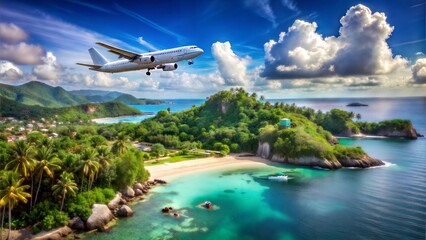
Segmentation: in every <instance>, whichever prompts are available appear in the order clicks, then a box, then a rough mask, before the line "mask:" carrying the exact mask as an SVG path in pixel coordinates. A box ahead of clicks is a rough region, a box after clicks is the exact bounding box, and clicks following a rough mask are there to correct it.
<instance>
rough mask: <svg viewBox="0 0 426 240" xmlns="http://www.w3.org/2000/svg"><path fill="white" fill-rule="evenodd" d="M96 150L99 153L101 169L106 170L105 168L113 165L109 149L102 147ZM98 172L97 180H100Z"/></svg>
mask: <svg viewBox="0 0 426 240" xmlns="http://www.w3.org/2000/svg"><path fill="white" fill-rule="evenodd" d="M96 150H97V151H98V162H99V168H100V169H104V168H105V167H108V166H109V165H111V152H110V150H109V149H108V147H106V146H100V147H98V148H96ZM98 172H99V171H98ZM98 172H96V176H95V179H97V178H98Z"/></svg>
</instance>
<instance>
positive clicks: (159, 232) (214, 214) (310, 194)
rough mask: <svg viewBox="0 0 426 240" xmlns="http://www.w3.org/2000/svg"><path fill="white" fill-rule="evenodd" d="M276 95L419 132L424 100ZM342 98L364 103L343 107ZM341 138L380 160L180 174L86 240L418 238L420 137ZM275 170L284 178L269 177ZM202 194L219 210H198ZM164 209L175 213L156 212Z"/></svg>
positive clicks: (423, 168)
mask: <svg viewBox="0 0 426 240" xmlns="http://www.w3.org/2000/svg"><path fill="white" fill-rule="evenodd" d="M284 101H285V102H286V103H292V102H295V103H296V105H298V106H308V107H311V108H314V109H321V110H329V109H331V108H335V107H337V108H341V109H344V110H349V111H353V112H355V113H360V114H361V115H362V119H363V120H366V121H380V120H386V119H392V118H402V119H410V120H412V122H413V124H414V127H415V128H417V130H418V132H420V133H421V134H425V133H426V119H425V116H426V115H425V113H426V98H394V99H373V98H371V99H359V98H358V99H298V100H284ZM271 102H272V101H271ZM350 102H361V103H366V104H369V106H368V107H351V108H349V107H346V106H345V105H346V104H347V103H350ZM190 105H191V106H192V104H190ZM339 142H340V143H341V144H343V145H348V146H362V148H363V149H364V150H365V151H366V152H367V153H368V154H369V155H370V156H373V157H376V158H379V159H381V160H384V161H386V162H387V163H388V164H387V166H386V167H377V168H370V169H340V170H336V171H325V170H317V169H312V168H305V167H294V166H289V165H283V164H275V163H271V164H270V165H269V166H265V167H259V168H249V169H246V168H245V169H230V170H215V171H209V172H203V173H195V174H191V175H185V176H182V177H179V178H177V179H175V180H173V181H172V182H171V183H170V184H168V185H165V186H161V187H156V188H155V189H154V190H153V191H152V192H153V193H154V194H152V195H150V196H149V197H148V198H147V199H146V200H144V201H142V202H138V203H135V204H133V205H132V208H133V209H134V211H135V215H134V216H133V217H131V218H126V219H120V220H119V221H118V224H117V226H115V227H114V228H113V229H112V230H111V232H109V233H96V234H93V235H90V236H88V237H87V239H221V240H224V239H425V235H426V139H425V138H419V139H418V140H404V139H350V138H344V139H340V140H339ZM276 174H285V175H287V176H289V179H288V180H287V181H284V182H278V181H271V180H268V179H267V177H268V176H270V175H276ZM206 200H208V201H211V202H212V203H214V204H215V205H216V206H218V208H217V209H213V210H205V209H202V208H200V207H199V206H198V205H199V204H200V203H202V202H204V201H206ZM164 206H173V207H175V208H176V209H178V210H179V211H180V212H181V213H182V216H181V217H180V218H173V217H170V216H164V215H163V214H162V213H161V211H160V210H161V208H162V207H164Z"/></svg>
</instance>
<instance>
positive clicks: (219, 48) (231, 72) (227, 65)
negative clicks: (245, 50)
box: [212, 42, 250, 86]
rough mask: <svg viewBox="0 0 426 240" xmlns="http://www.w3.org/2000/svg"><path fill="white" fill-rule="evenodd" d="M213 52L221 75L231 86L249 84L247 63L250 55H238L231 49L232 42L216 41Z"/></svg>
mask: <svg viewBox="0 0 426 240" xmlns="http://www.w3.org/2000/svg"><path fill="white" fill-rule="evenodd" d="M212 54H213V57H214V58H215V60H216V63H217V65H218V70H219V73H220V76H221V77H222V78H223V79H224V80H225V84H226V85H229V86H245V85H247V84H248V82H249V79H248V78H247V74H246V72H247V65H248V63H249V61H250V58H249V57H245V58H241V57H238V56H237V55H236V54H235V53H234V51H232V49H231V43H230V42H224V43H221V42H216V43H213V45H212Z"/></svg>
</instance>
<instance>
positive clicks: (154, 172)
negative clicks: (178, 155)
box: [145, 155, 273, 180]
mask: <svg viewBox="0 0 426 240" xmlns="http://www.w3.org/2000/svg"><path fill="white" fill-rule="evenodd" d="M271 164H273V163H272V162H271V161H269V160H266V159H263V158H260V157H247V156H244V157H238V155H229V156H226V157H209V158H200V159H194V160H188V161H183V162H177V163H165V164H161V165H156V166H147V167H145V168H146V169H148V171H149V172H150V173H151V176H150V179H156V178H157V179H158V178H159V179H164V180H170V179H172V178H175V177H179V176H181V175H185V174H190V173H194V172H201V171H209V170H214V169H221V168H223V169H227V168H242V167H256V166H265V165H271Z"/></svg>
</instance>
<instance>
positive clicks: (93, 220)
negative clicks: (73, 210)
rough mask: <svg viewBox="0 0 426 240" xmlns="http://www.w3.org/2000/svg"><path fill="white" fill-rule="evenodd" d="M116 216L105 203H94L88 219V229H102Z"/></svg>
mask: <svg viewBox="0 0 426 240" xmlns="http://www.w3.org/2000/svg"><path fill="white" fill-rule="evenodd" d="M113 218H114V215H113V214H112V212H111V210H109V208H108V206H107V205H105V204H93V207H92V215H90V217H89V218H88V219H87V221H86V227H87V229H88V230H93V229H102V228H103V226H104V225H105V224H107V223H108V222H109V221H111V220H112V219H113Z"/></svg>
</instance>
